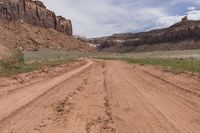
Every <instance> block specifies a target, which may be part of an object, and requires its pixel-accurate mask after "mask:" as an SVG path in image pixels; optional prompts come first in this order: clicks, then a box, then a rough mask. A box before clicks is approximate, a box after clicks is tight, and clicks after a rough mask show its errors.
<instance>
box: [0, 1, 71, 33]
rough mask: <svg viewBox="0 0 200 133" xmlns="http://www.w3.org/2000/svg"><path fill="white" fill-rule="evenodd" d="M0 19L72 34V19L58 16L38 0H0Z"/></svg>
mask: <svg viewBox="0 0 200 133" xmlns="http://www.w3.org/2000/svg"><path fill="white" fill-rule="evenodd" d="M0 19H3V20H9V21H11V20H14V21H20V22H21V23H28V24H31V25H34V26H40V27H44V28H52V29H55V30H57V31H59V32H63V33H64V34H66V35H72V24H71V21H70V20H67V19H65V18H64V17H62V16H56V15H55V13H54V12H53V11H50V10H48V9H47V8H46V6H45V5H44V4H43V3H42V2H41V1H37V0H0Z"/></svg>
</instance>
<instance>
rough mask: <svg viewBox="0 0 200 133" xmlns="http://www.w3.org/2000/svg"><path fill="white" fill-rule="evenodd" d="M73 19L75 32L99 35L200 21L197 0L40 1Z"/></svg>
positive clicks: (76, 33)
mask: <svg viewBox="0 0 200 133" xmlns="http://www.w3.org/2000/svg"><path fill="white" fill-rule="evenodd" d="M42 1H43V2H44V3H45V5H46V6H47V7H48V8H49V9H51V10H53V11H55V13H56V14H57V15H62V16H64V17H66V18H67V19H71V20H72V24H73V31H74V35H81V36H86V37H100V36H107V35H112V34H114V33H123V32H138V31H146V30H150V29H155V28H163V27H168V26H170V25H172V24H173V23H176V22H178V21H180V20H181V18H182V17H184V16H186V15H187V16H188V18H189V19H193V20H200V8H198V7H200V0H58V1H55V0H42Z"/></svg>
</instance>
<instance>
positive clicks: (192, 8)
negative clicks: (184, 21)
mask: <svg viewBox="0 0 200 133" xmlns="http://www.w3.org/2000/svg"><path fill="white" fill-rule="evenodd" d="M195 9H196V7H194V6H191V7H188V10H189V11H191V10H195Z"/></svg>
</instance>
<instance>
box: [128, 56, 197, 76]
mask: <svg viewBox="0 0 200 133" xmlns="http://www.w3.org/2000/svg"><path fill="white" fill-rule="evenodd" d="M125 60H126V61H127V62H128V63H132V64H147V65H152V66H161V67H164V68H166V69H168V70H171V71H190V72H198V73H200V61H199V60H175V59H125Z"/></svg>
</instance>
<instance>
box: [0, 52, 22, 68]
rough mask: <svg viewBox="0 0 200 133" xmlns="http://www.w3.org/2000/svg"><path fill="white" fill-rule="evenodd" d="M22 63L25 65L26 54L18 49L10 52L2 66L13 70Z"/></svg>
mask: <svg viewBox="0 0 200 133" xmlns="http://www.w3.org/2000/svg"><path fill="white" fill-rule="evenodd" d="M20 63H24V53H23V52H22V51H21V50H20V49H17V50H13V51H11V52H9V53H8V55H7V57H5V58H4V60H3V61H2V64H1V65H2V67H4V68H11V67H16V66H17V65H18V64H20Z"/></svg>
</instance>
